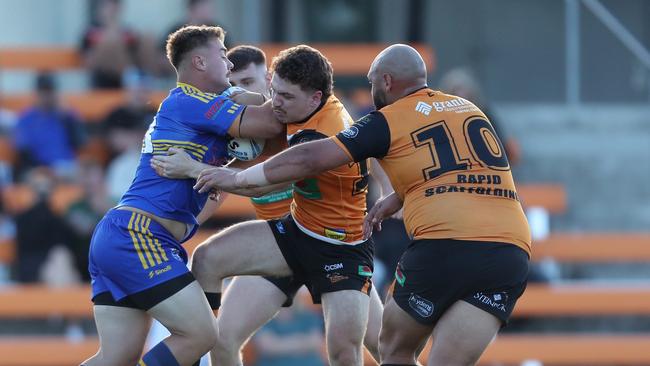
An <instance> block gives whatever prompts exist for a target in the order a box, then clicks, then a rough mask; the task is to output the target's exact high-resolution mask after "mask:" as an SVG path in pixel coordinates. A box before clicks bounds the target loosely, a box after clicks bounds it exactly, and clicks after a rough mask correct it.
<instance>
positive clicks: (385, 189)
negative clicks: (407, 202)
mask: <svg viewBox="0 0 650 366" xmlns="http://www.w3.org/2000/svg"><path fill="white" fill-rule="evenodd" d="M368 160H369V163H370V175H372V177H373V179H375V180H376V181H377V183H378V184H379V189H380V192H379V193H380V194H379V197H384V196H388V195H389V194H391V192H393V186H392V184H391V183H390V179H388V175H386V172H385V171H384V168H382V167H381V165H379V161H377V159H375V158H370V159H368Z"/></svg>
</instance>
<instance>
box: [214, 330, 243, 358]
mask: <svg viewBox="0 0 650 366" xmlns="http://www.w3.org/2000/svg"><path fill="white" fill-rule="evenodd" d="M244 341H245V339H241V337H239V336H238V335H237V334H235V332H230V331H223V330H222V331H221V332H219V334H218V337H217V341H216V344H215V347H216V348H217V349H218V350H219V351H221V352H224V353H228V354H232V353H234V352H239V350H240V349H241V347H242V346H243V344H244Z"/></svg>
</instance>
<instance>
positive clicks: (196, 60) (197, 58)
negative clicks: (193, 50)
mask: <svg viewBox="0 0 650 366" xmlns="http://www.w3.org/2000/svg"><path fill="white" fill-rule="evenodd" d="M192 66H193V67H194V68H196V69H198V70H201V71H205V69H206V63H205V58H203V56H201V55H193V56H192Z"/></svg>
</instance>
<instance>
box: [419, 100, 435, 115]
mask: <svg viewBox="0 0 650 366" xmlns="http://www.w3.org/2000/svg"><path fill="white" fill-rule="evenodd" d="M432 109H433V107H432V106H431V105H430V104H427V103H425V102H418V104H417V105H416V106H415V111H416V112H420V113H422V114H424V115H425V116H428V115H429V113H431V110H432Z"/></svg>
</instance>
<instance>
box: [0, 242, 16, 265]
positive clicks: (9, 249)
mask: <svg viewBox="0 0 650 366" xmlns="http://www.w3.org/2000/svg"><path fill="white" fill-rule="evenodd" d="M14 259H16V241H15V240H13V239H3V240H0V263H2V264H10V263H12V262H13V261H14Z"/></svg>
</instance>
